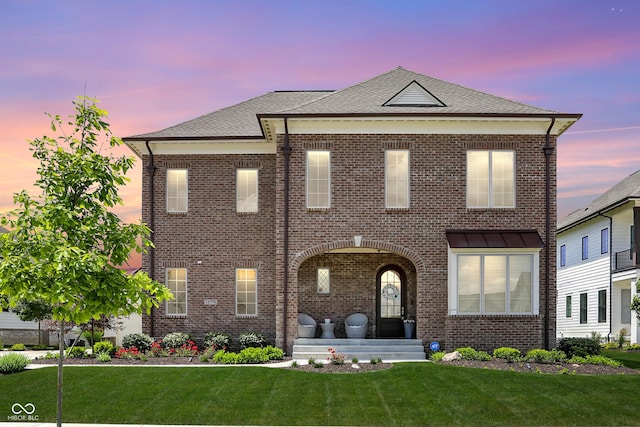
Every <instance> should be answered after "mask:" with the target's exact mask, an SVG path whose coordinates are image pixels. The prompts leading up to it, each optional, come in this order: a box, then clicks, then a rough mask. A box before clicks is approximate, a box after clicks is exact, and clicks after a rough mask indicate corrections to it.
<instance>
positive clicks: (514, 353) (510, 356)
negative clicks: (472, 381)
mask: <svg viewBox="0 0 640 427" xmlns="http://www.w3.org/2000/svg"><path fill="white" fill-rule="evenodd" d="M493 357H495V358H498V359H504V360H506V361H507V362H509V363H513V362H517V361H518V360H520V358H522V353H521V352H520V350H518V349H517V348H511V347H500V348H496V349H495V350H493Z"/></svg>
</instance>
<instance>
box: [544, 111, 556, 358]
mask: <svg viewBox="0 0 640 427" xmlns="http://www.w3.org/2000/svg"><path fill="white" fill-rule="evenodd" d="M555 123H556V118H555V117H551V124H550V125H549V128H548V129H547V133H546V135H545V144H544V149H543V152H544V157H545V249H544V251H545V266H544V267H545V272H544V275H545V276H544V277H545V280H544V281H545V284H544V286H545V292H544V348H545V349H547V350H551V349H550V347H549V281H550V280H551V266H550V265H549V263H550V261H551V249H550V247H549V246H550V245H549V241H550V240H551V155H552V154H553V151H554V147H552V146H551V129H552V128H553V125H555Z"/></svg>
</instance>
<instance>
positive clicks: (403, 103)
mask: <svg viewBox="0 0 640 427" xmlns="http://www.w3.org/2000/svg"><path fill="white" fill-rule="evenodd" d="M384 106H386V107H410V106H413V107H445V105H444V104H443V103H442V101H440V100H439V99H438V98H436V97H435V96H433V94H432V93H431V92H429V91H428V90H427V89H425V88H423V87H422V86H421V85H420V83H418V82H417V81H415V80H413V81H412V82H411V83H409V84H408V85H407V86H405V88H404V89H402V90H401V91H400V92H398V93H397V94H395V95H394V96H393V98H391V99H390V100H388V101H387V102H385V103H384Z"/></svg>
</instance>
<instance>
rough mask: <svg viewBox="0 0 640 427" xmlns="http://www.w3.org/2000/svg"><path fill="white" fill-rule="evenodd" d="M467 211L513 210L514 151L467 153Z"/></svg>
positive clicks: (473, 151) (474, 151)
mask: <svg viewBox="0 0 640 427" xmlns="http://www.w3.org/2000/svg"><path fill="white" fill-rule="evenodd" d="M467 207H468V208H513V207H515V152H514V151H510V150H469V151H467Z"/></svg>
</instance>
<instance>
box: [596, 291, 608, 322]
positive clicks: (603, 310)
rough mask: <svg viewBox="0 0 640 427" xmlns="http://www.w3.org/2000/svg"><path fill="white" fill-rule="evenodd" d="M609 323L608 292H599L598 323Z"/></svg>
mask: <svg viewBox="0 0 640 427" xmlns="http://www.w3.org/2000/svg"><path fill="white" fill-rule="evenodd" d="M606 321H607V291H606V290H604V289H603V290H601V291H598V323H605V322H606Z"/></svg>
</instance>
